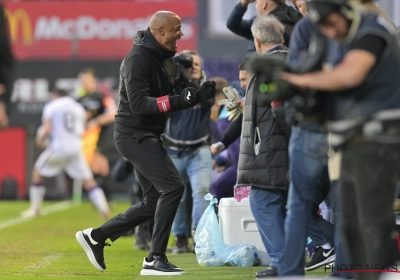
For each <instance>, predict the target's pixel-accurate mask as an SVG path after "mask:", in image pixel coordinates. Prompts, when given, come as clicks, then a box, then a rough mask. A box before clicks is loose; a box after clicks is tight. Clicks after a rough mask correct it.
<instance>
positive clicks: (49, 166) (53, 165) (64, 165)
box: [35, 147, 93, 180]
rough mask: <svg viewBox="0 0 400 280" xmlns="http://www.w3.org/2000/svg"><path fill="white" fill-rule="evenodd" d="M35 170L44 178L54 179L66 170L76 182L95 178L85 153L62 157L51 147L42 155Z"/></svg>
mask: <svg viewBox="0 0 400 280" xmlns="http://www.w3.org/2000/svg"><path fill="white" fill-rule="evenodd" d="M35 168H36V169H37V170H38V171H39V174H40V175H42V176H43V177H54V176H56V175H58V174H60V173H61V171H63V170H64V171H65V172H66V173H67V174H68V175H69V176H70V177H71V178H72V179H75V180H85V179H92V178H93V174H92V172H91V171H90V167H89V165H88V164H87V162H86V159H85V156H84V154H83V152H80V153H74V154H69V155H62V154H59V153H56V152H55V151H54V149H52V148H50V147H49V148H47V149H46V150H44V151H43V152H42V153H41V154H40V156H39V158H38V159H37V161H36V163H35Z"/></svg>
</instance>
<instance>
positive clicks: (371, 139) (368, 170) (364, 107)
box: [278, 0, 400, 280]
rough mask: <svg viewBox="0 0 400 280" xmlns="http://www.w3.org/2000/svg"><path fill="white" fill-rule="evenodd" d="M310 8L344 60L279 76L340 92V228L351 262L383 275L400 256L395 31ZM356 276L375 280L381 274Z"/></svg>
mask: <svg viewBox="0 0 400 280" xmlns="http://www.w3.org/2000/svg"><path fill="white" fill-rule="evenodd" d="M307 5H308V9H309V15H310V19H311V20H312V21H313V22H314V23H315V24H317V25H318V27H319V28H320V30H321V31H322V32H323V33H324V35H326V36H327V37H329V38H331V39H333V40H335V41H337V42H339V43H340V44H341V50H340V51H341V55H342V60H341V61H340V62H339V63H337V65H336V66H335V67H334V68H333V69H332V71H318V72H314V73H308V74H303V75H295V74H288V73H283V74H282V75H281V77H282V78H283V79H284V80H286V81H288V82H290V83H291V84H293V85H296V86H298V87H301V88H311V89H315V90H322V91H330V92H334V93H333V94H332V95H333V99H334V102H333V103H332V104H331V106H330V110H329V120H330V122H329V123H328V124H329V129H330V132H331V133H332V135H333V137H332V140H333V141H332V144H334V145H335V146H336V147H337V148H339V149H340V151H341V152H342V165H341V172H340V173H341V174H340V179H339V182H340V183H339V192H338V193H339V197H338V199H339V200H338V203H339V208H340V210H341V211H340V217H339V220H338V221H339V223H338V226H339V228H340V231H341V235H342V237H343V240H344V242H343V243H344V248H345V250H346V253H348V263H349V264H353V265H354V264H357V269H362V270H365V269H368V267H369V266H370V265H373V266H374V267H379V268H382V269H385V268H387V267H390V266H391V265H393V264H394V263H395V262H396V261H397V260H398V255H399V252H398V247H397V244H396V235H395V226H396V225H395V221H394V217H393V208H392V205H393V199H394V196H395V188H396V181H397V180H398V175H399V174H398V166H399V164H400V157H399V154H400V114H399V112H400V82H399V79H398V74H399V73H400V47H399V44H398V42H397V40H396V31H395V29H394V28H393V26H392V24H391V23H390V22H388V21H386V20H385V18H384V17H382V16H380V15H377V14H368V13H362V12H361V10H359V9H358V8H356V7H355V6H353V5H352V4H349V2H347V1H345V0H336V1H330V0H311V1H309V2H308V4H307ZM278 272H279V274H281V271H280V270H278ZM284 275H293V274H289V273H288V274H284ZM355 276H356V277H355V279H357V280H358V279H362V280H375V279H378V278H379V273H377V272H374V273H372V272H371V273H359V274H356V275H355Z"/></svg>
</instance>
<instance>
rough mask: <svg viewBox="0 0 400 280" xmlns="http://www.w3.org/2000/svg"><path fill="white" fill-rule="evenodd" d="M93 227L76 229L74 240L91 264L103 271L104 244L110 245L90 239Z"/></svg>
mask: <svg viewBox="0 0 400 280" xmlns="http://www.w3.org/2000/svg"><path fill="white" fill-rule="evenodd" d="M92 230H93V228H88V229H85V230H83V231H78V232H77V233H76V234H75V237H76V240H77V241H78V243H79V245H81V247H82V249H83V250H84V251H85V253H86V256H87V257H88V259H89V261H90V262H91V263H92V264H93V266H94V267H95V268H96V269H97V270H99V271H101V272H103V271H104V270H105V269H106V264H105V263H104V246H111V245H110V244H108V243H105V242H104V243H99V242H96V241H94V240H93V239H92V237H91V235H90V234H91V233H92Z"/></svg>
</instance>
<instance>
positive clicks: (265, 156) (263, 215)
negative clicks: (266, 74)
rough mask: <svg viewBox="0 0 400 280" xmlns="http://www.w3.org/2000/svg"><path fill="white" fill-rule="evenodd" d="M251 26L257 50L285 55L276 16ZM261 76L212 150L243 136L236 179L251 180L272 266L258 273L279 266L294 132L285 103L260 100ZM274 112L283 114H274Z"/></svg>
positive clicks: (256, 215)
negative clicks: (291, 140) (289, 156)
mask: <svg viewBox="0 0 400 280" xmlns="http://www.w3.org/2000/svg"><path fill="white" fill-rule="evenodd" d="M251 30H252V32H253V35H254V42H255V47H256V49H257V53H258V54H259V55H268V56H275V57H277V56H278V57H279V56H286V54H287V52H288V49H287V48H286V47H285V46H284V45H283V30H284V26H283V25H282V24H281V23H280V22H279V21H278V20H277V19H276V18H274V17H265V16H260V17H257V18H256V19H255V20H254V22H253V25H252V27H251ZM260 78H261V77H259V76H257V75H254V76H253V77H252V78H251V80H250V83H249V85H248V88H247V93H246V100H245V108H244V112H243V114H242V117H239V118H238V119H237V120H236V121H234V122H233V123H232V124H231V125H230V126H229V128H228V130H227V131H226V133H225V135H224V137H223V139H222V141H221V142H222V143H218V145H215V144H214V145H213V146H211V151H212V152H213V154H216V153H218V152H220V151H221V150H223V149H224V148H225V147H228V146H229V145H230V144H231V143H232V142H233V141H234V140H236V139H237V138H238V137H239V136H240V135H241V136H242V138H241V143H240V155H239V167H238V178H237V180H238V182H237V185H238V186H249V185H250V186H251V193H250V206H251V211H252V213H253V216H254V218H255V220H256V223H257V226H258V229H259V232H260V235H261V239H262V241H263V244H264V246H265V248H266V249H267V252H268V254H269V256H270V258H271V263H270V267H269V268H268V269H265V270H262V271H260V272H258V273H257V277H259V276H260V275H262V276H264V275H268V276H273V275H276V266H277V263H278V260H279V258H280V257H281V254H282V250H283V246H284V231H283V224H284V218H285V205H286V196H287V190H288V187H289V176H288V166H289V159H288V140H289V135H288V134H290V127H289V126H287V125H285V121H284V115H283V114H280V113H278V111H279V112H283V110H284V108H283V104H278V103H276V102H274V103H272V104H271V105H270V106H263V105H260V104H257V99H256V94H257V93H259V88H260V85H261V84H260V82H262V81H260ZM276 113H278V115H279V116H280V117H281V118H282V119H281V120H279V121H278V120H277V119H276V117H275V115H276ZM242 122H243V124H242ZM281 124H282V126H281Z"/></svg>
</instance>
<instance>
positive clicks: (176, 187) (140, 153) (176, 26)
mask: <svg viewBox="0 0 400 280" xmlns="http://www.w3.org/2000/svg"><path fill="white" fill-rule="evenodd" d="M181 25H182V22H181V19H180V17H179V16H178V15H177V14H175V13H172V12H168V11H159V12H157V13H155V14H154V15H153V16H152V17H151V19H150V24H149V28H147V30H142V31H139V32H137V34H136V36H135V38H134V42H133V43H134V47H133V48H132V49H131V50H130V51H129V52H128V54H127V55H126V57H125V58H124V60H123V61H122V64H121V68H120V89H119V101H118V113H117V115H116V116H115V129H114V130H115V131H114V144H115V147H116V148H117V150H118V151H119V153H120V154H121V155H122V156H123V157H125V158H126V159H128V160H129V161H130V162H131V163H132V164H133V166H134V167H135V171H136V173H137V178H138V180H139V183H140V185H141V188H142V190H143V201H142V202H140V203H138V204H135V205H132V206H131V207H130V208H128V209H127V210H126V211H125V212H124V213H122V214H119V215H117V216H115V217H113V218H112V219H110V220H109V221H107V222H106V223H104V224H103V225H101V226H100V227H99V228H96V229H93V228H88V229H85V230H83V231H79V232H77V233H76V239H77V241H78V242H79V244H80V245H81V247H82V248H83V250H84V251H85V252H86V255H87V257H88V258H89V261H90V262H91V263H92V264H93V266H94V267H95V268H96V269H98V270H100V271H104V270H105V269H106V264H105V263H104V255H103V253H104V246H106V245H109V244H107V243H106V240H107V239H110V240H111V241H113V242H114V241H115V240H117V239H118V238H119V237H120V236H122V235H124V234H126V233H127V232H128V231H129V230H131V229H132V228H134V227H136V226H138V225H139V224H141V223H143V222H145V221H147V220H150V219H154V228H153V236H152V241H151V248H150V253H149V255H148V257H146V258H145V259H144V261H143V269H142V271H141V273H140V274H141V275H180V274H183V273H184V271H183V270H182V269H180V268H177V267H176V266H175V265H173V264H171V263H170V262H168V259H167V257H166V256H165V252H166V249H167V243H168V238H169V234H170V231H171V226H172V222H173V220H174V217H175V214H176V210H177V208H178V205H179V202H180V200H181V197H182V194H183V191H184V183H183V180H182V177H181V175H180V174H179V172H178V170H177V169H176V167H175V165H174V164H173V162H172V160H171V158H170V157H169V155H168V154H167V152H166V151H165V149H164V147H163V145H162V141H161V138H160V135H161V134H162V133H163V132H164V128H165V122H166V119H167V113H168V112H169V111H179V110H183V109H186V108H190V107H193V106H194V105H196V104H197V103H199V102H201V101H204V100H207V99H210V98H212V97H214V95H215V83H214V82H205V83H203V84H202V86H201V87H200V89H199V90H196V89H194V88H185V89H184V90H183V91H182V93H181V94H180V95H176V93H175V63H174V61H173V59H172V57H173V56H174V55H175V53H176V51H177V45H176V41H177V40H179V39H180V38H181V37H182V36H183V33H182V30H181Z"/></svg>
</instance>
